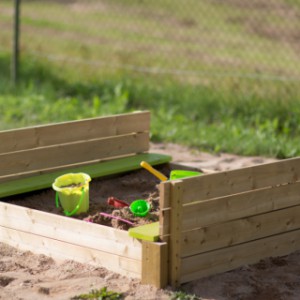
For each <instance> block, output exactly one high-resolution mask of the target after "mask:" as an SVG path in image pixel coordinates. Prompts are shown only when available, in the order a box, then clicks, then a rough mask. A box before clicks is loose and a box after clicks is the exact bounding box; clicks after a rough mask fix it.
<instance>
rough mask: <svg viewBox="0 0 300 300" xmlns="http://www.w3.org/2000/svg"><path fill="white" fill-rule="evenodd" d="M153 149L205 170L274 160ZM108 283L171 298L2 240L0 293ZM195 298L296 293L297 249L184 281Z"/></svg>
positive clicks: (45, 293) (299, 283) (41, 295)
mask: <svg viewBox="0 0 300 300" xmlns="http://www.w3.org/2000/svg"><path fill="white" fill-rule="evenodd" d="M151 148H152V149H151V151H152V152H156V153H167V154H170V155H172V157H173V161H174V162H178V163H184V164H185V165H189V166H194V167H197V168H200V169H202V170H204V171H206V172H214V171H221V170H230V169H234V168H240V167H245V166H251V165H255V164H261V163H265V162H270V161H274V159H267V158H261V157H238V156H235V155H228V154H221V155H211V154H207V153H201V152H197V151H194V150H192V149H188V148H185V147H182V146H179V145H174V144H166V145H165V144H153V145H151ZM104 286H106V287H107V288H108V290H113V291H116V292H120V293H123V299H127V300H129V299H170V297H171V296H170V295H171V292H170V289H165V290H158V289H156V288H154V287H152V286H147V285H141V284H140V282H139V280H137V279H131V278H126V277H124V276H121V275H118V274H115V273H112V272H110V271H108V270H106V269H104V268H102V267H101V266H98V267H95V266H91V265H88V264H80V263H77V262H74V261H68V260H65V261H59V260H54V259H52V258H50V257H47V256H45V255H40V254H34V253H32V252H29V251H21V250H19V249H16V248H13V247H10V246H8V245H6V244H3V243H0V299H71V298H72V297H74V296H76V295H79V294H82V293H88V292H89V291H90V290H92V289H100V288H102V287H104ZM181 289H182V290H183V291H184V292H185V293H188V294H194V295H196V297H197V298H194V299H215V300H227V299H241V300H244V299H245V300H252V299H257V300H260V299H263V300H268V299H272V300H273V299H275V300H281V299H282V300H283V299H291V300H293V299H295V300H296V299H300V252H295V253H293V254H291V255H289V256H285V257H277V258H269V259H265V260H262V261H260V262H259V263H257V264H254V265H247V266H243V267H241V268H239V269H236V270H233V271H230V272H226V273H223V274H219V275H215V276H211V277H208V278H204V279H201V280H197V281H193V282H190V283H188V284H185V285H183V286H182V287H181Z"/></svg>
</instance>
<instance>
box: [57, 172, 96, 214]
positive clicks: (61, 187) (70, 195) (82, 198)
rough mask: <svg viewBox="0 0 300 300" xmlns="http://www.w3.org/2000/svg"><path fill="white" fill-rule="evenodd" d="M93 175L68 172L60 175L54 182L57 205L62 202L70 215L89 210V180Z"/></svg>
mask: <svg viewBox="0 0 300 300" xmlns="http://www.w3.org/2000/svg"><path fill="white" fill-rule="evenodd" d="M90 181H91V177H90V176H89V175H88V174H85V173H68V174H65V175H62V176H59V177H57V178H56V179H55V181H54V182H53V184H52V188H53V189H54V190H55V191H56V197H55V203H56V207H59V203H60V204H61V206H62V208H63V210H64V214H65V215H66V216H68V217H70V216H72V215H75V214H76V215H78V214H80V213H84V212H87V211H88V210H89V182H90Z"/></svg>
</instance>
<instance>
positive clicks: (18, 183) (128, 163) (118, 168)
mask: <svg viewBox="0 0 300 300" xmlns="http://www.w3.org/2000/svg"><path fill="white" fill-rule="evenodd" d="M171 159H172V158H171V156H168V155H163V154H155V153H141V154H136V155H133V156H130V157H124V158H118V159H113V160H109V161H103V162H100V163H95V164H91V165H87V166H80V167H70V166H69V167H66V166H65V168H64V169H63V170H59V171H56V172H53V171H52V172H51V173H46V174H43V172H45V171H41V170H37V171H36V172H37V174H39V175H35V176H30V177H27V178H21V179H16V180H11V181H6V182H3V183H0V198H3V197H7V196H11V195H17V194H22V193H26V192H30V191H35V190H41V189H45V188H48V187H51V185H52V183H53V182H54V180H55V178H57V177H58V176H60V175H63V174H65V173H66V172H68V173H70V172H71V173H72V172H73V173H77V172H84V173H87V174H89V175H90V176H91V177H92V178H97V177H103V176H107V175H113V174H118V173H122V172H128V171H132V170H138V169H140V168H141V167H140V162H141V161H143V160H144V161H147V162H149V163H150V164H151V165H159V164H163V163H167V162H169V161H170V160H171ZM28 175H29V174H27V176H28ZM5 178H6V179H7V178H11V176H10V177H5Z"/></svg>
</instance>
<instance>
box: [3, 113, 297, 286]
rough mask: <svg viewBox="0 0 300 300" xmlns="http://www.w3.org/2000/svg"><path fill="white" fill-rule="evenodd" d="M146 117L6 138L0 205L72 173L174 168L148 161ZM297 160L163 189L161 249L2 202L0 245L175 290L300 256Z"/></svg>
mask: <svg viewBox="0 0 300 300" xmlns="http://www.w3.org/2000/svg"><path fill="white" fill-rule="evenodd" d="M149 127H150V113H149V112H136V113H130V114H123V115H116V116H110V117H102V118H94V119H87V120H81V121H73V122H66V123H58V124H52V125H44V126H37V127H30V128H23V129H17V130H8V131H2V132H0V138H1V141H2V142H1V144H0V153H1V154H0V158H1V159H0V170H1V171H0V197H1V198H4V197H6V196H9V195H14V194H21V193H25V192H29V191H33V190H41V189H44V188H47V187H50V186H51V184H52V182H53V181H54V179H55V178H56V177H57V176H59V175H61V174H64V173H66V171H67V172H76V171H79V172H86V173H88V174H90V175H91V176H92V177H94V178H97V177H101V176H107V175H112V174H118V173H121V172H127V171H131V170H137V169H139V168H140V166H139V163H140V161H142V160H145V161H148V162H149V163H150V164H152V165H160V164H164V163H169V164H170V165H172V163H171V162H170V159H171V158H170V157H168V156H164V155H158V154H153V153H148V150H149ZM299 170H300V159H299V158H295V159H289V160H284V161H279V162H275V163H269V164H265V165H259V166H254V167H248V168H243V169H237V170H233V171H228V172H217V173H214V174H207V175H201V176H195V177H190V178H183V179H180V180H174V181H166V182H162V183H160V186H159V189H160V200H159V201H160V217H159V237H160V242H148V241H142V240H138V239H134V238H132V237H130V236H129V235H128V232H127V231H122V230H119V229H115V228H111V227H107V226H103V225H98V224H93V223H88V222H83V221H81V220H77V219H73V218H70V217H64V216H58V215H54V214H51V213H47V212H43V211H39V210H35V209H31V208H24V207H20V206H18V205H15V204H10V203H7V202H4V201H2V202H0V241H2V242H5V243H8V244H10V245H13V246H16V247H19V248H21V249H27V250H31V251H33V252H36V253H43V254H46V255H50V256H52V257H55V258H63V259H74V260H76V261H79V262H84V263H91V264H96V265H100V266H103V267H106V268H107V269H109V270H112V271H115V272H117V273H120V274H123V275H126V276H131V277H137V278H140V279H141V280H142V283H145V284H153V285H155V286H157V287H164V286H166V285H168V284H171V285H172V286H173V287H176V286H178V285H180V284H182V283H185V282H188V281H191V280H194V279H198V278H201V277H205V276H209V275H212V274H216V273H220V272H224V271H228V270H231V269H234V268H237V267H239V266H242V265H244V264H249V263H254V262H257V261H259V260H260V259H262V258H265V257H270V256H280V255H286V254H288V253H291V252H293V251H295V250H297V249H300V230H299V229H300V221H298V219H299V218H297V215H298V212H299V211H300V193H299V187H300V186H299V184H300V182H299V178H300V173H299Z"/></svg>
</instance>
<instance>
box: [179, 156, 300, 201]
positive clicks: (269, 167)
mask: <svg viewBox="0 0 300 300" xmlns="http://www.w3.org/2000/svg"><path fill="white" fill-rule="evenodd" d="M298 180H300V158H291V159H286V160H282V161H278V162H273V163H267V164H262V165H258V166H253V167H247V168H242V169H237V170H232V171H226V172H218V173H214V174H208V175H202V176H197V177H190V178H185V179H184V180H183V182H184V186H183V203H184V204H185V203H191V202H193V201H196V200H199V199H201V200H208V199H213V198H216V197H223V196H226V195H231V194H237V193H242V192H246V191H250V190H254V189H259V188H264V187H269V186H276V185H278V184H284V183H292V182H295V181H298Z"/></svg>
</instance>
